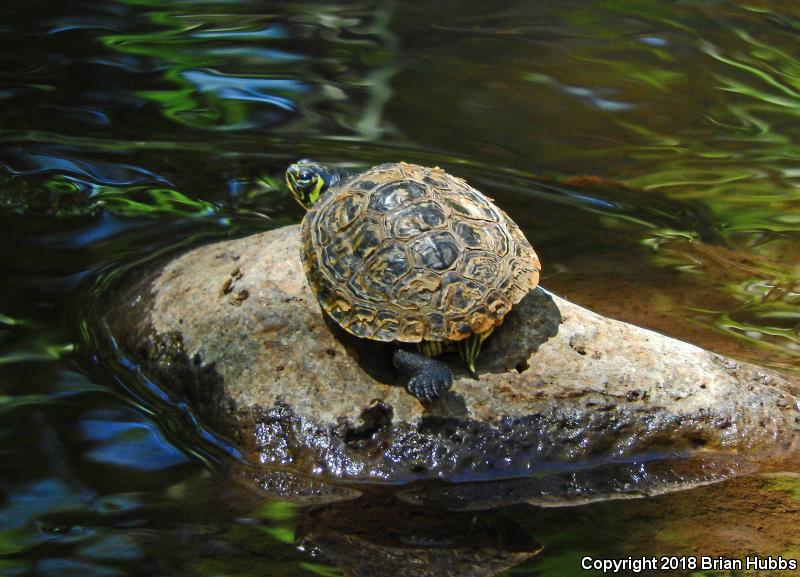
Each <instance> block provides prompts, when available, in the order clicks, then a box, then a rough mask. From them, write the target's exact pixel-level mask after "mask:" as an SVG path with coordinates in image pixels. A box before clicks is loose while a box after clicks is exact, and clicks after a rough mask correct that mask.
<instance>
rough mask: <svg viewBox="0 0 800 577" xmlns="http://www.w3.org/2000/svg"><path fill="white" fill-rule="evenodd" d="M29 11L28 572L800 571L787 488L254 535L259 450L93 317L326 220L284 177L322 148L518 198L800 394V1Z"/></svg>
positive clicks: (13, 186)
mask: <svg viewBox="0 0 800 577" xmlns="http://www.w3.org/2000/svg"><path fill="white" fill-rule="evenodd" d="M17 4H18V3H6V4H5V5H3V6H0V15H2V18H0V76H2V81H1V82H0V101H2V107H0V126H1V127H2V128H0V222H2V232H0V254H2V255H3V256H2V258H3V280H4V282H2V283H0V439H1V440H2V443H0V446H1V447H2V448H1V449H0V452H1V453H2V456H3V460H2V462H3V465H2V467H3V471H2V474H0V556H1V557H0V573H2V574H3V575H23V574H32V573H36V574H40V575H50V574H57V575H64V574H79V575H125V574H143V573H149V574H192V575H219V574H237V575H263V574H291V575H320V574H323V575H329V574H339V573H340V572H341V571H343V570H344V569H336V568H335V567H334V566H333V565H335V564H339V565H340V566H341V567H342V568H345V567H346V568H347V569H346V570H347V571H351V572H352V574H359V573H356V572H357V571H362V573H361V574H363V571H368V570H369V569H368V568H369V567H370V565H369V563H370V562H371V561H372V560H375V559H382V560H384V561H385V560H386V559H391V560H392V563H395V562H396V563H397V564H398V566H401V565H402V566H410V564H411V563H412V562H413V560H414V559H420V558H421V559H425V560H427V561H428V562H431V563H433V560H434V559H440V560H444V559H447V563H448V564H450V565H451V566H452V567H461V566H459V565H457V564H458V563H460V562H463V561H464V560H465V559H473V560H478V559H481V560H483V559H486V558H489V557H491V558H492V559H494V560H495V561H497V564H496V565H491V563H489V564H487V563H484V561H480V562H479V563H476V564H475V565H474V566H475V567H483V568H484V569H485V571H486V572H485V573H484V574H491V571H495V570H500V568H501V567H503V568H505V567H510V566H512V565H513V564H514V563H522V565H520V566H519V567H518V568H517V569H516V570H515V571H521V572H527V573H531V574H532V573H534V572H536V573H537V574H558V575H577V574H581V573H579V572H578V566H579V565H578V560H579V559H580V557H581V555H583V554H587V553H591V554H593V555H594V556H597V557H600V556H606V557H625V556H627V555H631V554H641V555H652V554H658V553H670V552H674V553H676V554H687V553H688V552H692V551H695V552H699V553H703V552H706V553H708V554H727V555H730V556H737V555H738V554H739V553H741V551H743V550H745V549H747V550H753V551H758V552H759V553H764V554H769V553H772V554H773V555H777V554H788V555H789V556H792V555H794V556H796V551H797V546H798V545H797V543H796V542H795V541H794V540H793V539H794V536H795V535H797V534H798V530H797V527H798V526H800V520H799V519H798V518H797V516H796V515H795V512H796V511H797V510H798V508H797V507H796V496H797V485H798V484H797V479H796V475H795V474H794V473H792V472H788V473H787V472H781V470H780V469H776V473H775V474H773V475H771V476H768V477H753V478H749V479H739V480H735V481H733V482H727V483H725V484H723V485H720V486H718V487H705V488H701V489H697V490H695V491H692V492H689V493H686V494H679V493H678V494H674V495H669V496H662V497H658V498H655V499H647V500H641V501H639V502H637V503H633V502H625V503H599V504H595V505H589V506H584V507H580V508H570V509H564V510H542V509H535V508H532V507H518V508H516V509H514V510H513V511H509V510H504V511H500V512H494V513H475V515H474V517H475V519H476V520H475V521H473V520H472V519H473V516H470V517H469V518H468V517H467V516H461V514H455V513H452V512H450V513H441V512H434V511H433V510H432V509H428V508H424V509H423V508H417V507H412V506H411V505H407V507H408V508H407V509H406V508H403V507H402V506H401V507H398V506H397V504H396V503H395V502H393V499H395V497H394V496H390V497H382V498H381V499H379V498H377V497H371V498H369V499H367V498H365V500H363V501H356V502H351V503H350V504H349V505H347V504H345V503H342V504H340V505H329V506H327V507H323V508H321V509H308V510H305V509H301V508H298V507H295V506H293V505H290V504H288V503H286V502H284V501H271V502H269V503H267V504H262V505H259V506H258V507H260V508H258V507H257V508H258V511H257V513H252V510H253V508H254V507H255V506H253V505H252V504H249V505H248V506H247V507H244V506H242V505H241V504H239V503H237V499H240V498H242V496H241V495H234V496H233V497H231V498H230V499H228V500H227V501H225V500H222V501H220V497H219V495H220V493H223V494H224V493H226V491H229V490H230V483H229V482H228V480H227V479H225V478H224V477H222V476H221V474H220V472H219V469H220V468H221V467H222V463H224V462H227V461H230V460H231V459H233V460H235V458H236V451H235V449H234V448H233V447H232V446H230V445H229V444H227V443H226V442H225V441H224V440H221V439H218V438H217V437H215V436H214V435H213V433H211V432H209V431H207V430H206V429H204V428H203V427H202V426H201V425H200V424H199V423H198V422H197V421H196V419H195V417H194V415H193V413H192V411H191V409H190V408H188V407H186V406H185V404H184V403H183V400H182V399H177V398H171V397H169V396H168V395H165V394H164V393H163V390H162V388H161V387H160V386H159V384H157V383H152V382H151V381H148V380H147V376H146V375H143V374H141V372H140V371H138V370H137V368H136V367H132V366H119V365H116V364H114V363H113V362H111V361H109V359H111V358H113V357H114V355H113V353H112V352H111V351H110V349H111V348H112V346H113V344H112V343H108V342H106V341H98V340H95V335H93V334H92V333H91V331H90V330H89V329H88V328H87V326H88V323H87V319H85V318H83V316H82V315H84V314H86V313H88V312H91V315H92V318H91V320H92V321H95V320H99V321H100V322H101V323H102V311H103V303H105V302H106V301H107V300H108V299H109V298H110V294H109V293H110V291H112V290H113V287H114V286H115V284H114V283H115V282H116V281H117V280H118V279H119V278H120V277H122V276H123V275H124V274H125V273H127V272H131V271H132V272H131V274H132V275H133V276H136V275H138V274H141V273H140V271H141V270H142V267H144V266H147V265H148V264H149V263H151V262H152V261H153V260H154V259H155V258H157V257H160V256H163V255H167V254H170V253H174V252H175V251H176V250H180V249H182V248H184V247H189V246H193V245H196V244H199V243H203V242H208V241H210V240H214V239H219V238H224V237H229V236H243V235H245V234H248V233H250V232H255V231H260V230H263V229H264V228H266V227H275V226H280V225H282V224H287V223H291V222H296V221H297V220H299V218H300V216H301V215H300V214H299V212H297V209H296V208H295V207H294V204H293V201H292V200H291V198H290V196H289V195H288V194H287V192H286V191H285V190H284V189H283V187H282V185H281V184H280V174H281V173H282V171H283V169H284V168H285V166H286V165H287V164H288V163H289V162H291V161H293V160H296V159H297V158H299V157H304V156H313V157H317V158H319V159H321V160H330V161H333V162H337V163H341V164H342V165H347V166H369V165H374V164H376V163H378V162H383V161H397V160H407V161H410V162H417V163H420V164H429V165H436V164H439V165H441V166H443V167H445V168H447V169H448V170H450V171H451V172H453V173H455V174H459V175H462V176H465V177H467V178H468V179H469V180H470V181H471V182H472V183H473V184H474V185H475V186H477V187H478V188H480V189H481V190H483V191H485V192H486V193H488V194H490V195H491V196H493V197H495V198H496V200H497V202H498V204H500V205H501V206H502V207H503V208H504V209H506V210H507V211H508V212H509V213H510V214H511V215H512V216H513V217H514V220H515V221H517V222H519V223H520V224H521V225H522V227H523V229H524V230H525V233H526V235H527V236H528V238H530V239H531V240H532V241H533V243H534V244H535V246H536V248H537V251H538V252H539V253H540V254H541V255H542V258H543V262H544V266H545V269H544V274H545V276H544V284H545V285H546V286H547V287H548V288H549V289H551V290H555V291H556V292H559V293H562V294H563V295H564V296H568V297H572V298H573V299H575V300H577V301H579V302H582V303H586V304H589V305H590V306H592V307H593V308H596V309H597V310H599V311H601V312H606V313H608V314H611V315H614V316H617V317H620V318H623V319H625V320H633V321H635V322H637V323H639V324H644V325H647V326H651V327H655V328H657V329H659V330H661V331H662V332H665V333H668V334H671V335H676V336H679V337H681V338H684V339H687V340H691V341H693V342H696V343H698V344H701V345H705V346H707V347H709V348H712V349H715V350H718V351H720V352H725V353H728V354H733V355H734V356H738V357H741V358H743V359H745V360H751V361H755V362H762V363H768V364H770V365H772V366H774V367H778V368H781V369H783V370H786V371H791V372H793V373H794V374H798V372H799V371H800V368H798V367H799V366H800V365H799V364H798V363H800V360H799V359H800V337H799V336H798V335H799V334H800V315H799V314H798V304H800V285H799V284H798V279H800V268H799V267H800V264H798V255H800V241H799V239H800V212H798V202H797V201H798V198H800V194H799V193H798V185H799V184H800V182H799V181H798V178H800V172H798V170H797V165H798V151H797V146H796V143H797V141H798V136H800V134H798V130H800V128H798V127H800V124H798V122H797V117H798V110H800V107H799V105H800V84H798V78H800V60H799V59H798V57H797V55H796V52H797V51H796V46H797V39H798V26H797V22H798V21H800V10H799V9H798V5H797V3H796V2H795V1H793V0H779V1H775V0H770V1H769V2H767V1H765V0H752V1H750V2H748V3H747V4H746V5H743V4H736V3H709V2H701V1H694V0H689V1H686V2H682V3H680V4H679V5H677V4H676V3H675V2H670V1H667V0H649V1H647V2H642V1H641V0H600V1H598V2H593V3H592V5H591V7H587V6H586V5H585V3H581V2H574V1H569V0H568V1H552V2H535V3H532V2H522V1H512V2H510V3H509V2H507V3H490V4H489V5H488V6H487V3H485V2H483V3H460V4H459V5H458V7H457V8H455V7H454V5H453V4H452V3H449V2H438V1H434V2H428V3H408V2H406V3H399V2H391V1H389V0H385V1H384V0H354V1H346V2H344V1H343V2H335V3H334V2H331V3H323V4H320V3H286V2H281V3H271V2H262V1H258V2H256V1H254V0H238V1H233V2H219V3H216V4H213V6H212V4H209V3H208V2H199V1H195V0H188V1H185V2H180V3H165V2H163V1H162V0H128V1H125V0H116V1H108V2H102V3H95V4H92V5H89V4H75V3H64V2H56V1H55V0H37V1H36V2H33V3H30V5H29V6H28V7H27V8H26V9H25V10H22V9H20V7H19V6H18V5H17ZM785 468H787V469H791V466H790V465H786V466H785ZM362 489H363V488H362ZM234 493H235V491H234ZM258 498H259V499H260V498H261V497H258ZM358 513H363V521H362V522H360V523H359V521H360V519H359V518H358V515H357V514H358ZM416 516H418V518H419V519H420V520H422V527H421V528H419V527H416V526H415V524H414V523H413V519H412V518H413V517H416ZM348 519H349V520H351V521H350V522H349V524H348V525H347V526H346V527H347V529H348V530H347V531H344V530H343V529H344V528H345V525H344V523H345V520H348ZM393 519H396V521H397V523H396V525H393V526H392V527H389V529H385V528H384V527H385V526H386V525H391V524H392V520H393ZM382 521H383V522H384V523H383V525H382V524H381V522H382ZM337 528H340V529H342V530H341V531H339V532H338V533H337ZM504 528H509V529H513V530H512V533H513V536H510V535H508V534H505V533H503V531H504ZM426 531H427V532H426ZM430 531H433V532H432V533H431V532H430ZM471 531H472V532H471ZM476 533H477V534H476ZM443 534H447V535H458V536H459V537H458V538H451V540H450V541H448V538H450V537H443V536H442V535H443ZM404 539H405V541H404ZM539 541H541V542H542V543H543V544H544V545H545V549H544V551H543V552H542V553H541V554H539V555H537V556H535V557H531V558H530V559H529V560H527V561H523V559H528V557H529V556H530V555H531V554H532V553H533V552H534V551H535V550H536V549H537V543H538V542H539ZM298 546H301V547H305V550H304V551H299V550H298V549H297V547H298ZM470 547H472V548H470ZM365 551H372V552H374V555H373V556H370V557H368V556H365V555H363V553H364V552H365ZM490 551H494V553H492V554H490V553H489V552H490ZM793 552H794V553H793ZM315 555H316V556H315ZM418 555H419V556H421V557H418ZM481 555H485V557H481ZM492 555H494V557H492ZM326 559H327V560H328V561H331V562H332V563H328V562H326ZM442 562H444V561H442ZM365 568H366V569H365ZM376 570H377V569H376ZM468 570H469V569H467V568H461V571H462V572H461V574H466V571H468ZM384 574H386V572H385V571H384Z"/></svg>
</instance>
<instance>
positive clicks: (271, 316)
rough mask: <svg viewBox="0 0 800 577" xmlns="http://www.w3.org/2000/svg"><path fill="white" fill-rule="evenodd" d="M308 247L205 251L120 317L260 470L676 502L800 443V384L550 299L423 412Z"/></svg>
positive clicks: (156, 282)
mask: <svg viewBox="0 0 800 577" xmlns="http://www.w3.org/2000/svg"><path fill="white" fill-rule="evenodd" d="M299 243H300V241H299V228H298V227H296V226H290V227H285V228H281V229H278V230H273V231H269V232H265V233H262V234H258V235H254V236H251V237H247V238H243V239H239V240H233V241H227V242H220V243H217V244H212V245H210V246H204V247H200V248H198V249H195V250H193V251H191V252H189V253H187V254H184V255H182V256H180V257H178V258H175V259H174V260H172V261H171V262H169V263H167V264H166V265H164V266H163V267H161V268H160V269H158V270H157V271H155V272H154V273H153V274H152V275H151V276H147V277H146V278H144V279H142V280H141V281H139V282H138V283H137V284H135V285H134V286H132V287H129V288H128V289H127V290H125V291H124V292H123V293H122V294H121V295H120V296H119V297H118V299H117V301H116V303H115V304H114V305H113V306H112V308H111V311H110V314H109V319H110V325H111V328H112V332H113V333H114V335H115V337H116V339H117V340H118V342H119V343H120V344H121V345H122V348H123V350H125V351H127V354H129V355H130V356H132V357H135V358H136V360H138V361H139V362H140V363H142V364H143V366H144V367H145V368H146V369H147V370H148V371H150V372H151V373H152V374H154V375H155V376H156V378H157V380H158V381H160V382H161V383H163V384H165V385H167V384H168V385H170V386H173V387H176V388H177V390H179V391H180V392H181V393H182V394H185V395H187V396H188V397H190V398H191V400H192V402H193V403H194V406H195V407H196V408H197V410H198V412H199V413H200V414H201V416H202V417H203V418H204V419H205V420H206V421H207V422H208V423H210V424H211V425H212V426H213V427H215V428H216V430H217V431H219V432H220V433H222V434H223V435H226V436H228V437H230V438H231V439H232V440H233V441H234V442H235V443H236V444H237V445H238V446H239V447H240V448H241V449H243V450H244V452H245V453H246V454H247V455H248V456H250V457H251V458H252V459H253V460H254V461H256V462H258V463H261V464H264V465H277V466H281V467H286V468H287V469H288V470H291V471H295V472H300V473H304V474H309V475H311V476H312V477H315V478H317V479H335V480H344V481H356V480H357V481H362V480H373V481H377V482H392V483H396V482H407V481H412V480H418V479H438V480H447V481H460V482H462V483H460V484H457V485H447V486H445V487H439V486H434V485H430V484H422V485H414V486H413V488H411V489H410V490H409V492H408V494H407V498H408V499H409V500H413V501H418V500H423V501H424V500H429V499H432V500H437V501H438V500H441V499H444V500H446V501H448V500H449V501H453V502H457V506H463V507H467V508H469V507H473V506H488V505H494V504H505V503H508V502H516V501H528V502H535V503H545V504H548V503H549V504H561V503H565V502H576V501H586V500H594V499H599V498H605V497H619V496H637V495H644V494H653V493H661V492H665V491H669V490H674V489H676V488H682V487H687V486H692V485H696V484H703V483H708V482H712V481H716V480H720V479H723V478H726V477H728V476H730V475H732V474H734V473H735V472H737V471H741V470H750V469H751V468H753V467H754V466H755V464H756V463H757V461H758V460H759V459H761V458H762V457H765V456H770V455H772V456H774V455H775V454H780V453H784V452H786V451H789V450H791V449H793V448H794V446H795V443H796V438H797V432H798V423H800V412H798V409H799V408H800V405H798V398H797V394H798V388H797V383H793V382H790V381H788V380H787V379H785V378H783V377H781V376H779V375H776V374H773V373H770V372H768V371H767V370H765V369H763V368H760V367H757V366H754V365H751V364H748V363H743V362H739V361H735V360H733V359H730V358H725V357H722V356H720V355H717V354H714V353H712V352H709V351H706V350H703V349H701V348H698V347H696V346H693V345H690V344H687V343H684V342H680V341H677V340H675V339H671V338H669V337H666V336H664V335H661V334H658V333H655V332H652V331H648V330H645V329H642V328H639V327H636V326H633V325H629V324H626V323H622V322H619V321H615V320H612V319H608V318H604V317H602V316H600V315H597V314H595V313H593V312H591V311H588V310H586V309H584V308H582V307H580V306H577V305H575V304H572V303H570V302H568V301H566V300H564V299H561V298H559V297H558V296H556V295H554V294H551V293H549V292H547V291H546V290H544V289H542V288H538V289H536V290H534V291H532V292H531V293H530V294H529V295H528V296H527V297H526V298H525V299H524V300H523V301H522V302H521V303H520V304H519V305H518V306H517V307H515V308H514V310H513V311H512V312H511V313H510V314H509V315H508V317H506V321H505V323H504V324H503V325H502V326H501V327H500V328H499V329H498V330H497V331H496V332H495V334H494V335H493V336H492V338H491V339H489V340H488V341H487V342H486V343H485V345H484V347H485V348H484V351H483V352H482V353H481V357H480V358H479V360H478V373H479V375H480V380H473V379H471V378H470V377H469V376H468V375H467V374H466V373H465V372H463V370H462V369H461V365H460V363H459V362H458V360H457V357H453V358H451V359H450V360H452V361H453V362H452V363H451V366H453V367H454V372H455V380H454V383H453V387H452V389H451V390H450V391H449V392H448V393H446V395H445V396H444V397H443V398H442V399H441V400H439V401H437V402H434V403H431V404H429V405H427V406H426V405H423V404H421V403H420V402H419V401H417V400H416V399H415V398H414V397H412V396H411V395H409V394H408V393H406V392H405V390H404V388H403V387H402V386H401V385H402V383H401V381H400V380H399V378H398V376H397V375H395V374H394V371H393V370H392V368H391V362H390V360H389V359H390V355H391V346H389V345H384V344H381V343H373V342H368V341H363V340H359V339H356V338H354V337H351V336H349V335H347V334H345V333H343V332H342V331H341V330H338V329H337V328H336V327H330V326H328V325H327V324H326V321H325V319H324V317H323V316H322V314H321V312H320V309H319V307H318V305H317V303H316V300H315V299H314V296H313V294H312V293H311V290H310V288H309V287H308V285H307V283H306V279H305V274H304V272H303V269H302V265H301V262H300V258H299V254H300V244H299ZM255 476H256V477H257V478H258V479H259V481H260V482H262V483H263V484H264V485H269V486H270V487H274V485H275V483H274V481H271V480H270V479H271V477H270V475H268V474H266V473H265V474H263V475H262V474H258V473H256V474H255ZM474 481H492V482H490V483H485V482H483V483H477V484H475V483H472V482H474ZM281 483H282V486H285V485H286V484H285V483H284V482H283V481H281V482H280V483H279V484H281ZM498 483H501V485H498Z"/></svg>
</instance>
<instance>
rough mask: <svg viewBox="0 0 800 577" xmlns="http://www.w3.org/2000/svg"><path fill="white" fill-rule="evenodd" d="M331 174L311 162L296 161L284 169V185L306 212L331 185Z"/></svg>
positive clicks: (323, 167) (319, 165)
mask: <svg viewBox="0 0 800 577" xmlns="http://www.w3.org/2000/svg"><path fill="white" fill-rule="evenodd" d="M331 176H332V172H331V170H330V169H329V168H328V167H326V166H325V165H322V164H319V163H318V162H314V161H313V160H308V159H303V160H298V161H297V162H295V163H294V164H292V165H291V166H290V167H289V168H287V169H286V184H287V186H288V187H289V190H291V191H292V194H293V195H294V198H295V200H297V202H299V203H300V206H302V207H303V208H304V209H306V210H308V209H309V208H311V205H313V204H314V203H315V202H317V201H318V200H319V197H320V196H322V193H323V192H325V191H326V190H327V189H328V187H329V186H330V185H331V180H332V178H331Z"/></svg>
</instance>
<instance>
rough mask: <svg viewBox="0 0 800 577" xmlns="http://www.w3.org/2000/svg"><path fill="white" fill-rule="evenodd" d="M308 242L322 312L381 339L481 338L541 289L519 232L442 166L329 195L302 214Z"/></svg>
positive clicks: (374, 176) (382, 175)
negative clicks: (480, 334) (526, 298)
mask: <svg viewBox="0 0 800 577" xmlns="http://www.w3.org/2000/svg"><path fill="white" fill-rule="evenodd" d="M302 242H303V255H302V256H303V265H304V267H305V270H306V276H307V277H308V282H309V284H310V285H311V288H312V290H313V291H314V293H315V295H316V297H317V299H318V300H319V303H320V305H321V307H322V308H323V309H324V310H325V312H327V313H328V314H329V315H330V316H331V317H332V318H333V319H334V320H335V321H336V322H337V323H339V325H341V326H342V328H344V329H345V330H346V331H348V332H350V333H352V334H354V335H356V336H358V337H363V338H368V339H376V340H380V341H402V342H419V341H422V340H430V341H442V340H460V339H464V338H466V337H468V336H469V335H470V334H472V333H480V332H484V331H486V330H488V329H489V328H491V327H492V326H494V325H499V324H500V323H501V322H502V319H503V316H505V315H506V314H507V313H508V312H509V310H511V307H512V306H513V305H515V304H516V303H518V302H519V301H520V300H522V297H524V296H525V295H526V294H527V293H528V291H529V290H531V289H532V288H534V287H535V286H536V284H537V283H538V281H539V269H540V264H539V259H538V257H537V256H536V253H535V252H534V251H533V248H531V245H530V243H529V242H528V241H527V240H526V239H525V236H524V235H523V234H522V232H521V231H520V229H519V227H518V226H517V225H516V224H514V222H513V221H512V220H511V219H510V218H509V217H508V215H506V213H505V212H503V211H502V210H500V209H499V208H498V207H497V206H495V205H494V204H493V203H492V201H491V200H489V199H488V198H486V197H485V196H484V195H483V194H481V193H480V192H478V191H477V190H475V189H474V188H472V187H471V186H469V185H468V184H467V183H466V182H465V181H464V180H462V179H460V178H456V177H454V176H451V175H449V174H447V173H446V172H445V171H443V170H442V169H440V168H426V167H423V166H417V165H413V164H406V163H397V164H383V165H380V166H376V167H374V168H371V169H370V170H367V171H366V172H363V173H361V174H359V175H358V176H357V177H355V178H353V179H350V180H347V181H345V182H343V183H341V184H339V185H337V186H335V187H333V188H331V189H330V190H329V191H328V192H327V193H325V194H324V195H323V197H322V198H321V199H320V200H319V201H318V202H317V203H316V204H315V205H314V206H313V207H312V208H311V210H309V211H308V212H307V213H306V216H305V218H304V219H303V224H302Z"/></svg>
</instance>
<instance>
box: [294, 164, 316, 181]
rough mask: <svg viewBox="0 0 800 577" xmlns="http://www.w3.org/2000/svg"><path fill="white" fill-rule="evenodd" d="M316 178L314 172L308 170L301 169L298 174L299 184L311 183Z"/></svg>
mask: <svg viewBox="0 0 800 577" xmlns="http://www.w3.org/2000/svg"><path fill="white" fill-rule="evenodd" d="M313 178H314V172H313V171H312V170H310V169H308V168H305V167H304V168H301V169H300V171H299V172H298V173H297V180H298V181H299V182H309V181H311V180H312V179H313Z"/></svg>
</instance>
